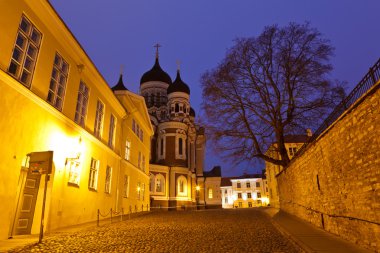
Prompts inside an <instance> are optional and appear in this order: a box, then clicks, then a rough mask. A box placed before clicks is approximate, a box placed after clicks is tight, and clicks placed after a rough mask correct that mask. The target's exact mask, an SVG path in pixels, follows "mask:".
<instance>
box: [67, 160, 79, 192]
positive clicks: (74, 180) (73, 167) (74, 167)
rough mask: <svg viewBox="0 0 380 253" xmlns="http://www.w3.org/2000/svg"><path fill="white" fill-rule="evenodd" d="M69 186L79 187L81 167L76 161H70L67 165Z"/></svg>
mask: <svg viewBox="0 0 380 253" xmlns="http://www.w3.org/2000/svg"><path fill="white" fill-rule="evenodd" d="M68 165H69V180H68V183H69V184H74V185H77V186H79V183H80V175H81V167H80V166H81V165H80V162H79V161H77V160H71V161H70V162H69V163H68Z"/></svg>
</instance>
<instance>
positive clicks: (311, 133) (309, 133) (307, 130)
mask: <svg viewBox="0 0 380 253" xmlns="http://www.w3.org/2000/svg"><path fill="white" fill-rule="evenodd" d="M306 135H307V136H308V137H311V136H312V135H313V132H312V131H311V129H310V128H308V129H306Z"/></svg>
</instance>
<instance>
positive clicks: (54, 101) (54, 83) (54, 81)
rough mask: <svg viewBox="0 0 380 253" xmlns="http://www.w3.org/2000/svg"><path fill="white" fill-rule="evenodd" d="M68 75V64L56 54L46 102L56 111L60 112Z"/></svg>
mask: <svg viewBox="0 0 380 253" xmlns="http://www.w3.org/2000/svg"><path fill="white" fill-rule="evenodd" d="M68 75H69V64H68V63H67V62H66V61H65V59H63V57H62V56H61V55H60V54H59V53H58V52H56V53H55V57H54V62H53V70H52V72H51V79H50V85H49V92H48V97H47V99H46V100H47V101H48V102H49V103H50V104H51V105H52V106H54V107H55V108H56V109H57V110H59V111H62V109H63V102H64V99H65V95H66V94H65V93H66V83H67V78H68Z"/></svg>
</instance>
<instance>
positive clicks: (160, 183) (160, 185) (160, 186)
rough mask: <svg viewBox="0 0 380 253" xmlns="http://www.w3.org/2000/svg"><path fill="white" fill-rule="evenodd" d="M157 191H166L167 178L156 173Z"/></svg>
mask: <svg viewBox="0 0 380 253" xmlns="http://www.w3.org/2000/svg"><path fill="white" fill-rule="evenodd" d="M156 192H157V193H164V192H165V178H164V176H163V175H161V174H158V175H156Z"/></svg>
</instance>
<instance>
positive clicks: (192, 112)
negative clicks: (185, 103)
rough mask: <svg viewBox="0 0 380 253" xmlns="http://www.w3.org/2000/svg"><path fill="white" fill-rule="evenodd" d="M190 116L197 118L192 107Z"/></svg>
mask: <svg viewBox="0 0 380 253" xmlns="http://www.w3.org/2000/svg"><path fill="white" fill-rule="evenodd" d="M190 116H192V117H195V111H194V109H193V107H190Z"/></svg>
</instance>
